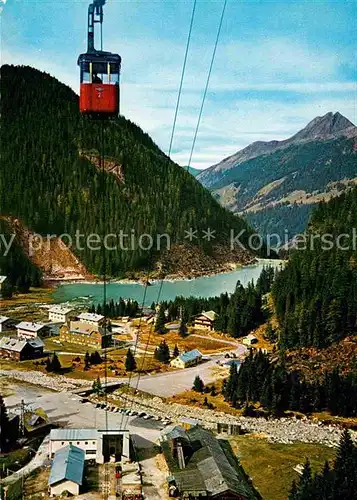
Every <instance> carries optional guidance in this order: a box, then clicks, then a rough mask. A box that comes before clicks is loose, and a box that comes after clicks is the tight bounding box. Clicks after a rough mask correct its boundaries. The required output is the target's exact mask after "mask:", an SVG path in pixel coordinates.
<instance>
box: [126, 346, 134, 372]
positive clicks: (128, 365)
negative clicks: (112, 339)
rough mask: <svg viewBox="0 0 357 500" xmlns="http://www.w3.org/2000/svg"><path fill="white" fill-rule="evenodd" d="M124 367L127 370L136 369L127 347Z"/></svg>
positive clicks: (131, 354) (132, 356)
mask: <svg viewBox="0 0 357 500" xmlns="http://www.w3.org/2000/svg"><path fill="white" fill-rule="evenodd" d="M125 369H126V371H127V372H133V371H134V370H136V360H135V357H134V355H133V353H132V352H131V350H130V349H128V352H127V353H126V359H125Z"/></svg>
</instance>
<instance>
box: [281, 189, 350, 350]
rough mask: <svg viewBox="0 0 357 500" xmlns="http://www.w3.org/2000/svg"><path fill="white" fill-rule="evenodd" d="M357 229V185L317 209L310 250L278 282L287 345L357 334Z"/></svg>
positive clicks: (295, 255) (325, 341) (295, 257)
mask: <svg viewBox="0 0 357 500" xmlns="http://www.w3.org/2000/svg"><path fill="white" fill-rule="evenodd" d="M356 228H357V188H354V189H353V190H351V191H349V192H346V193H344V194H342V195H341V196H340V197H338V198H334V199H332V200H330V201H329V202H328V203H321V204H319V205H318V207H317V208H316V210H315V211H314V212H313V215H312V217H311V221H310V225H309V230H308V233H307V245H306V246H307V249H301V250H294V251H293V253H292V255H291V258H290V260H289V263H288V264H287V266H286V268H285V269H284V270H283V271H282V272H281V273H279V274H278V276H277V278H276V280H275V283H274V286H273V297H274V301H275V307H276V312H277V316H278V319H279V324H280V329H281V335H280V344H281V346H282V347H283V348H295V347H302V346H316V347H321V346H326V345H329V344H330V343H332V342H334V341H338V340H340V339H342V338H344V337H346V336H348V335H357V250H356V241H355V235H356ZM341 235H342V236H341ZM300 245H301V244H300ZM304 245H305V244H304Z"/></svg>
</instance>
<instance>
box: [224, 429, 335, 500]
mask: <svg viewBox="0 0 357 500" xmlns="http://www.w3.org/2000/svg"><path fill="white" fill-rule="evenodd" d="M229 441H230V443H231V446H232V449H233V451H234V452H235V453H236V455H237V456H238V458H239V460H240V463H241V464H242V466H243V468H244V470H245V471H246V472H247V474H248V475H249V476H250V477H251V478H252V480H253V485H254V486H255V488H256V489H257V490H258V491H259V493H260V494H261V495H262V497H263V498H264V500H286V499H287V498H288V494H289V491H290V487H291V483H292V481H293V479H297V478H298V477H299V475H298V474H297V472H295V471H294V470H293V468H294V467H296V465H298V464H301V463H303V462H304V461H305V458H306V457H308V458H309V460H310V462H311V467H312V470H313V471H319V470H320V469H321V468H322V467H323V465H324V462H325V460H331V459H333V458H334V456H335V450H334V449H331V448H328V447H327V446H323V445H317V444H305V443H294V444H289V445H288V444H276V443H274V444H273V443H268V441H267V440H266V439H264V438H261V437H259V436H253V435H244V436H232V437H231V438H230V439H229Z"/></svg>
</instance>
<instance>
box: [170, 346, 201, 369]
mask: <svg viewBox="0 0 357 500" xmlns="http://www.w3.org/2000/svg"><path fill="white" fill-rule="evenodd" d="M201 361H202V354H201V353H200V351H199V350H198V349H193V350H192V351H188V352H184V353H183V354H180V356H177V358H175V359H173V360H172V361H171V363H170V365H171V366H173V367H174V368H187V367H188V366H195V365H197V364H198V363H200V362H201Z"/></svg>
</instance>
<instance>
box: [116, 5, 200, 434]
mask: <svg viewBox="0 0 357 500" xmlns="http://www.w3.org/2000/svg"><path fill="white" fill-rule="evenodd" d="M196 6H197V0H194V1H193V6H192V12H191V19H190V25H189V30H188V35H187V42H186V49H185V55H184V60H183V65H182V71H181V78H180V85H179V90H178V95H177V101H176V107H175V114H174V120H173V124H172V131H171V136H170V144H169V151H168V155H167V164H169V162H170V155H171V150H172V145H173V139H174V135H175V130H176V123H177V117H178V111H179V107H180V101H181V95H182V88H183V82H184V78H185V73H186V66H187V59H188V54H189V48H190V43H191V36H192V29H193V23H194V19H195V12H196ZM149 277H150V274H149V272H148V275H147V279H146V284H145V285H146V286H147V283H148V280H149ZM164 279H165V276H164V277H163V278H162V279H161V281H160V286H159V291H158V296H157V299H156V302H155V304H156V306H157V305H158V304H159V301H160V297H161V293H162V288H163V283H164ZM140 323H141V319H140ZM140 323H139V325H140ZM152 330H153V326H152V327H151V328H150V332H149V336H148V340H147V342H146V345H145V349H144V356H143V360H142V363H141V367H143V366H144V362H145V358H146V356H147V350H148V346H149V343H150V338H151V335H152ZM139 337H140V326H139V332H138V335H137V339H136V346H135V350H134V356H135V354H136V348H137V344H138V341H139ZM141 371H142V370H139V374H138V377H137V382H136V385H135V391H134V393H135V392H136V391H137V389H138V387H139V382H140V377H141ZM131 379H132V372H131V374H130V377H129V382H128V392H129V391H130V383H131ZM128 399H129V398H128ZM129 401H131V407H130V410H131V409H132V407H133V404H134V399H133V398H131V399H129ZM130 410H129V411H130ZM124 417H125V415H124V414H123V418H122V421H121V422H122V423H123V421H124ZM126 417H127V418H126V423H125V425H124V426H123V428H125V427H126V426H127V424H128V421H129V415H127V416H126Z"/></svg>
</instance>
